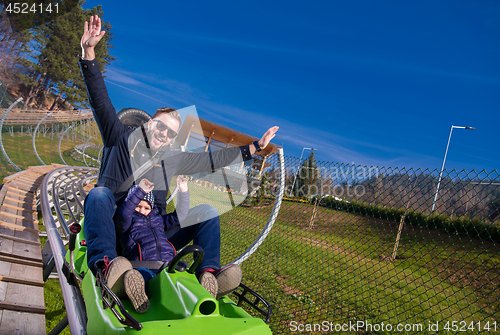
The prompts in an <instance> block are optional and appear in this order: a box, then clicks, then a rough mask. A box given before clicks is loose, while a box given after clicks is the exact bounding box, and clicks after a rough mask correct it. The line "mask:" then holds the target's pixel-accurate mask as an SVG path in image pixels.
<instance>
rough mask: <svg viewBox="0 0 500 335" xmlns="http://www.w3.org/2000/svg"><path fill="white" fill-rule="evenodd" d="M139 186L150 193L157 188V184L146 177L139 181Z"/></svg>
mask: <svg viewBox="0 0 500 335" xmlns="http://www.w3.org/2000/svg"><path fill="white" fill-rule="evenodd" d="M139 187H140V188H142V190H143V191H144V192H146V193H149V192H151V191H152V190H153V189H154V188H155V184H153V183H152V182H150V181H149V180H147V179H146V178H144V179H142V180H141V181H140V182H139Z"/></svg>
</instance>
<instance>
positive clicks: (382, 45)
mask: <svg viewBox="0 0 500 335" xmlns="http://www.w3.org/2000/svg"><path fill="white" fill-rule="evenodd" d="M98 4H101V5H102V7H103V10H104V16H103V20H105V21H108V22H109V23H110V24H111V25H112V27H113V28H112V33H113V36H114V40H113V44H114V48H113V49H112V56H114V57H116V58H117V60H115V61H114V62H113V63H112V64H111V65H110V66H109V67H108V72H107V81H108V83H107V86H108V90H109V93H110V96H111V100H112V101H113V104H114V105H115V107H116V109H117V110H119V109H121V108H125V107H135V108H141V109H144V110H146V111H148V112H149V113H153V112H154V111H155V110H156V109H157V108H159V107H164V106H171V107H174V108H182V107H186V106H189V105H196V108H197V110H198V114H199V115H200V116H201V117H203V118H206V119H209V120H211V121H214V122H217V123H219V124H222V125H225V126H228V127H232V128H235V129H237V130H239V131H242V132H245V133H248V134H250V135H253V136H257V137H260V136H261V134H263V133H264V132H265V130H266V129H267V128H269V127H270V126H273V125H279V126H280V130H279V132H278V134H277V136H276V138H275V139H274V140H273V142H274V143H276V144H279V145H283V147H284V150H285V154H286V155H290V156H295V157H298V156H300V154H301V151H302V148H303V147H314V148H317V151H316V157H317V159H318V160H319V161H332V162H344V163H354V164H356V165H358V164H359V165H369V166H371V165H375V166H386V167H407V168H423V169H426V168H429V169H439V168H440V167H441V164H442V160H443V155H444V151H445V148H446V142H447V140H448V135H449V132H450V127H451V126H452V125H458V126H472V127H476V130H462V129H455V130H454V131H453V136H452V139H451V144H450V149H449V152H448V157H447V160H446V169H447V170H451V169H457V170H459V171H460V170H464V169H465V170H472V169H475V170H476V171H480V170H483V169H486V171H488V172H490V171H493V170H495V169H496V170H500V157H499V152H500V150H499V149H498V144H499V139H500V136H499V124H500V117H499V107H500V43H499V42H500V2H498V1H477V2H471V1H455V0H453V1H451V0H450V1H420V2H413V3H410V2H406V1H350V2H347V1H287V2H284V1H275V2H269V1H251V2H240V1H211V2H207V1H176V2H173V1H144V2H138V1H120V2H119V3H118V2H116V1H110V0H101V1H94V0H88V1H87V3H86V5H85V8H89V7H92V6H95V5H98ZM306 154H308V152H307V151H306Z"/></svg>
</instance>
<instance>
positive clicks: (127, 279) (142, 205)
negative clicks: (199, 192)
mask: <svg viewBox="0 0 500 335" xmlns="http://www.w3.org/2000/svg"><path fill="white" fill-rule="evenodd" d="M187 181H188V178H181V177H180V176H178V177H177V186H178V188H179V192H178V193H177V206H176V210H175V211H174V212H173V213H170V214H164V215H161V214H160V211H161V209H160V208H159V207H156V206H155V205H154V196H153V192H152V191H153V189H154V184H153V183H151V182H150V181H149V180H147V179H142V180H141V181H140V182H139V185H138V186H137V185H134V186H132V187H131V188H130V189H129V192H128V195H127V197H126V199H125V201H124V202H123V204H122V205H121V206H120V207H119V208H118V209H117V211H116V219H117V220H116V231H117V234H118V238H119V240H120V243H121V246H122V255H123V257H125V258H126V259H128V260H130V261H141V260H144V261H162V262H166V261H170V260H171V259H172V258H173V257H174V256H175V253H176V250H175V248H174V247H173V245H172V244H171V243H170V242H169V241H168V240H167V238H166V236H165V231H166V230H168V229H170V228H173V227H175V226H178V225H179V222H181V221H183V220H184V219H185V218H186V216H187V214H188V210H189V192H188V186H187ZM123 257H122V258H123ZM118 258H120V257H118ZM126 259H123V260H119V262H123V264H124V265H123V266H127V267H129V268H130V269H129V270H127V271H126V272H125V273H124V274H123V290H121V291H120V292H119V296H118V297H119V298H124V297H125V296H124V295H127V296H128V298H129V299H130V301H131V302H132V304H133V305H134V308H135V310H136V311H137V312H138V313H144V312H146V311H147V310H148V308H149V299H148V297H147V295H146V292H145V287H146V284H147V282H148V281H149V280H150V279H151V278H153V277H154V276H155V275H156V273H154V272H153V271H151V270H149V269H146V268H139V269H137V270H135V269H133V268H132V265H131V264H130V262H128V261H127V260H126ZM114 261H115V262H116V261H117V259H115V260H114ZM129 264H130V265H129ZM115 293H116V292H115ZM117 295H118V294H117ZM120 295H121V296H120Z"/></svg>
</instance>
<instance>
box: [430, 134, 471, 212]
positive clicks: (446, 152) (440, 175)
mask: <svg viewBox="0 0 500 335" xmlns="http://www.w3.org/2000/svg"><path fill="white" fill-rule="evenodd" d="M453 128H457V129H476V128H474V127H460V126H451V129H450V136H449V137H448V144H447V145H446V151H445V152H444V158H443V166H441V172H440V173H439V180H438V184H437V187H436V194H434V201H433V202H432V209H431V213H432V212H434V207H435V206H436V200H437V196H438V193H439V185H440V184H441V177H442V176H443V170H444V163H445V162H446V155H447V154H448V147H449V146H450V140H451V133H452V132H453Z"/></svg>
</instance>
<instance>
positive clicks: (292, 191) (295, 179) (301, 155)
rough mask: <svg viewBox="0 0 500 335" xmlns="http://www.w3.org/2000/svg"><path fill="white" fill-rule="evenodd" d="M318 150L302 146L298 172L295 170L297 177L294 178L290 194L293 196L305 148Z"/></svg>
mask: <svg viewBox="0 0 500 335" xmlns="http://www.w3.org/2000/svg"><path fill="white" fill-rule="evenodd" d="M306 149H307V150H313V151H314V150H316V149H314V148H305V147H304V148H302V153H301V154H300V159H299V166H298V168H297V172H295V178H293V184H292V189H291V190H290V196H292V192H293V187H294V186H295V181H296V180H297V175H298V174H299V169H300V162H301V161H302V155H303V154H304V150H306Z"/></svg>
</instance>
